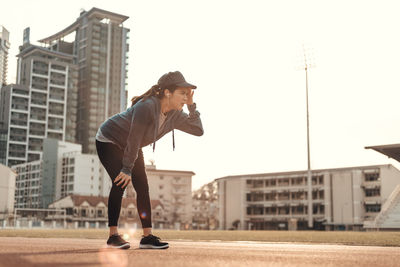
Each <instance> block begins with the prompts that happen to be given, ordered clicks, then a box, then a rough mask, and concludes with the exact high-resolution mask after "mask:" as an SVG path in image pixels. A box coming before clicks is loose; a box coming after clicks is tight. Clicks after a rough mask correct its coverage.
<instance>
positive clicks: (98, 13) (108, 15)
mask: <svg viewBox="0 0 400 267" xmlns="http://www.w3.org/2000/svg"><path fill="white" fill-rule="evenodd" d="M85 17H87V18H88V19H90V18H93V17H96V18H98V19H100V20H102V19H109V20H111V21H112V22H115V23H118V24H121V23H122V22H124V21H125V20H127V19H128V18H129V17H128V16H124V15H120V14H117V13H113V12H110V11H107V10H103V9H100V8H97V7H94V8H92V9H91V10H89V11H84V12H82V13H81V15H80V16H79V18H77V19H76V21H75V22H74V23H72V24H71V25H69V26H68V27H67V28H65V29H63V30H61V31H59V32H58V33H56V34H53V35H51V36H49V37H46V38H44V39H41V40H39V42H41V43H45V44H49V43H51V42H52V41H56V40H59V39H61V38H63V37H64V36H67V35H68V34H70V33H72V32H74V31H75V30H76V29H77V28H79V26H81V24H82V22H83V18H85Z"/></svg>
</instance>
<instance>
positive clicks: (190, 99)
mask: <svg viewBox="0 0 400 267" xmlns="http://www.w3.org/2000/svg"><path fill="white" fill-rule="evenodd" d="M193 94H194V90H190V92H189V93H188V94H187V101H186V104H187V105H188V106H190V105H192V104H193Z"/></svg>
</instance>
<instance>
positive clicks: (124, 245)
mask: <svg viewBox="0 0 400 267" xmlns="http://www.w3.org/2000/svg"><path fill="white" fill-rule="evenodd" d="M107 247H108V248H125V249H127V248H130V247H131V245H130V244H129V243H127V244H123V245H121V246H112V245H107Z"/></svg>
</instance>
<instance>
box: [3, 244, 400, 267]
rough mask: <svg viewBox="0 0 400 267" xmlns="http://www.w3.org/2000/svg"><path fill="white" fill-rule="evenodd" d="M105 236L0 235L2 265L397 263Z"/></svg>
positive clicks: (364, 252)
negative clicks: (127, 242) (109, 243)
mask: <svg viewBox="0 0 400 267" xmlns="http://www.w3.org/2000/svg"><path fill="white" fill-rule="evenodd" d="M138 242H139V241H138V240H131V248H130V249H128V250H116V249H107V248H105V246H104V243H105V241H104V240H98V239H69V238H22V237H0V266H7V267H13V266H24V267H25V266H27V267H30V266H45V267H46V266H49V267H50V266H85V267H86V266H102V267H105V266H121V267H127V266H135V267H139V266H146V267H148V266H162V267H165V266H178V267H179V266H182V267H183V266H185V267H186V266H190V267H192V266H195V267H196V266H199V267H200V266H201V267H204V266H221V267H222V266H224V267H225V266H229V267H230V266H249V267H250V266H251V267H256V266H296V267H297V266H300V267H301V266H323V267H326V266H352V267H356V266H363V267H364V266H374V267H377V266H400V247H372V246H343V245H309V244H293V243H260V242H219V241H213V242H189V241H171V242H169V243H170V248H169V249H166V250H143V249H139V248H138Z"/></svg>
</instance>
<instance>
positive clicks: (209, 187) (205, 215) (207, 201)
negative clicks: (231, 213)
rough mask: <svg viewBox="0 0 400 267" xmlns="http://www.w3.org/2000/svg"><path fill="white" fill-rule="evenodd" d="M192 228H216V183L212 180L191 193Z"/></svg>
mask: <svg viewBox="0 0 400 267" xmlns="http://www.w3.org/2000/svg"><path fill="white" fill-rule="evenodd" d="M192 203H193V210H192V213H193V229H200V230H217V229H218V214H219V212H218V183H217V182H215V181H213V182H211V183H208V184H205V185H203V186H202V187H201V188H199V189H197V190H196V191H194V192H193V193H192Z"/></svg>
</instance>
